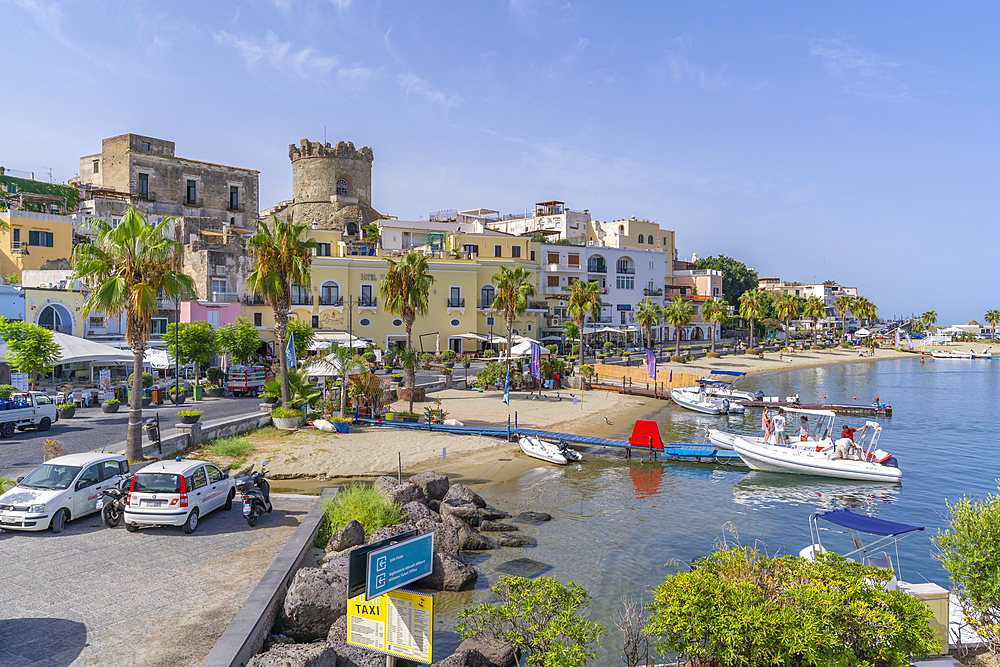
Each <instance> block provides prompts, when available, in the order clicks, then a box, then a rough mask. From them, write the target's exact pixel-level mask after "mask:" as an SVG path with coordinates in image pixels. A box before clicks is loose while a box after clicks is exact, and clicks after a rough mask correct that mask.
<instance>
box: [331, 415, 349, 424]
mask: <svg viewBox="0 0 1000 667" xmlns="http://www.w3.org/2000/svg"><path fill="white" fill-rule="evenodd" d="M330 421H331V422H333V423H334V424H353V423H354V418H353V417H341V416H340V415H337V416H335V417H331V418H330Z"/></svg>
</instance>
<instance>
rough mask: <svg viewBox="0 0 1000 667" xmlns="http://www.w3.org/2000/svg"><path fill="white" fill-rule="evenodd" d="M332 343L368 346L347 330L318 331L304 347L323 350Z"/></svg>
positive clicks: (347, 345)
mask: <svg viewBox="0 0 1000 667" xmlns="http://www.w3.org/2000/svg"><path fill="white" fill-rule="evenodd" d="M333 345H338V346H343V347H368V342H367V341H365V340H362V339H361V338H358V337H357V336H351V334H350V333H349V332H347V331H318V332H316V335H314V336H313V339H312V342H311V343H310V344H309V347H308V348H306V349H309V350H312V351H316V350H325V349H327V348H329V347H332V346H333Z"/></svg>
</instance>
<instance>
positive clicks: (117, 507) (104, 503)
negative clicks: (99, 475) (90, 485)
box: [97, 475, 132, 528]
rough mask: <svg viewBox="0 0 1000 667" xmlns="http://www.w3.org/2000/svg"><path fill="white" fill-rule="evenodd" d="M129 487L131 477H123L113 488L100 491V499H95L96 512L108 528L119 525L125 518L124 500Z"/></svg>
mask: <svg viewBox="0 0 1000 667" xmlns="http://www.w3.org/2000/svg"><path fill="white" fill-rule="evenodd" d="M131 485H132V475H124V476H122V477H121V479H119V480H118V481H117V482H116V483H115V485H114V486H109V487H108V488H106V489H103V490H102V491H101V497H100V498H98V499H97V511H98V512H100V513H101V521H103V522H104V525H105V526H107V527H108V528H115V527H117V526H119V525H121V522H122V518H124V516H125V498H126V496H128V489H129V487H130V486H131Z"/></svg>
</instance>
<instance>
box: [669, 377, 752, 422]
mask: <svg viewBox="0 0 1000 667" xmlns="http://www.w3.org/2000/svg"><path fill="white" fill-rule="evenodd" d="M712 382H715V381H714V380H698V384H697V385H695V386H693V387H678V388H677V389H671V390H670V398H671V399H673V401H674V403H676V404H677V405H679V406H681V407H682V408H687V409H688V410H694V411H695V412H701V413H703V414H706V415H721V414H725V413H732V414H743V412H744V411H745V410H746V408H744V407H743V406H742V405H740V404H739V403H736V402H734V401H730V400H729V399H728V398H716V397H714V396H709V395H708V391H707V385H706V383H712ZM722 384H725V383H722Z"/></svg>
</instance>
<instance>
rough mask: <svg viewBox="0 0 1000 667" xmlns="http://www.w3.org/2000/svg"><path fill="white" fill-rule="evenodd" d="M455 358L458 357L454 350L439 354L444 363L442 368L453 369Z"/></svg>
mask: <svg viewBox="0 0 1000 667" xmlns="http://www.w3.org/2000/svg"><path fill="white" fill-rule="evenodd" d="M457 356H458V353H457V352H455V350H445V351H444V352H442V353H441V359H442V360H443V361H444V367H445V368H454V367H455V357H457Z"/></svg>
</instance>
